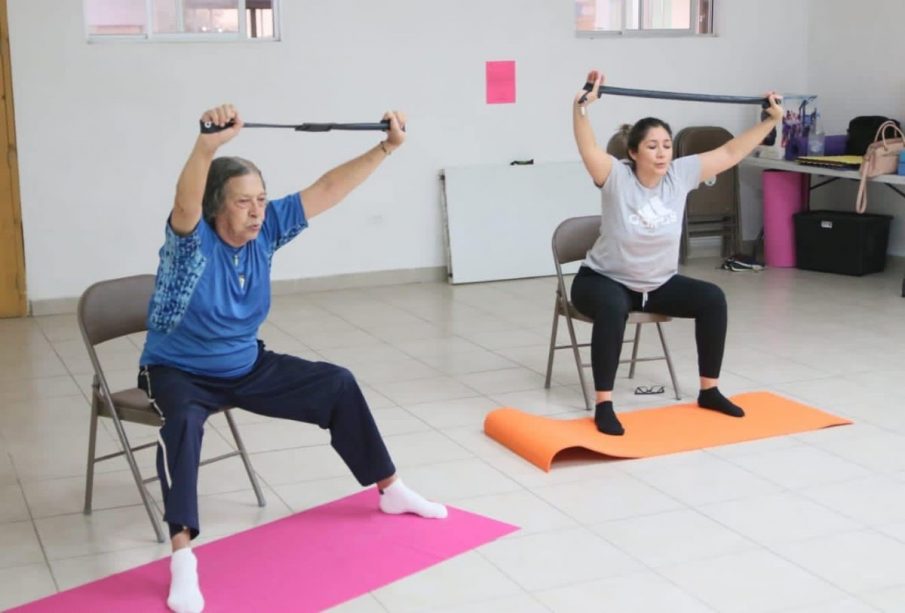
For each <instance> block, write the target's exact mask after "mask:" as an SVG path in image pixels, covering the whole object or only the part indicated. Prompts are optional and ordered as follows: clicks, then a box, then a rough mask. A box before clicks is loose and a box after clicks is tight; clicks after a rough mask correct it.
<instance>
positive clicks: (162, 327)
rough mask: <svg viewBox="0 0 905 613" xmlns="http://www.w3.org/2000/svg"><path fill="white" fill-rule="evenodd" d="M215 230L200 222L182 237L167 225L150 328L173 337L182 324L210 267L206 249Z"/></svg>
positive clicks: (149, 320) (151, 307)
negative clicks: (191, 301) (205, 245)
mask: <svg viewBox="0 0 905 613" xmlns="http://www.w3.org/2000/svg"><path fill="white" fill-rule="evenodd" d="M212 233H213V230H212V229H211V228H210V227H209V226H208V225H207V222H205V221H204V220H200V221H199V222H198V225H197V226H195V229H194V230H192V233H191V234H188V235H186V236H179V235H178V234H176V232H174V231H173V228H172V227H171V226H170V223H169V221H167V228H166V240H165V242H164V244H163V247H161V248H160V265H159V266H158V268H157V279H156V280H155V283H154V295H153V296H152V297H151V305H150V309H149V311H148V328H150V329H152V330H156V331H158V332H163V333H164V334H169V333H170V332H172V331H173V330H174V329H175V328H176V326H178V325H179V322H181V321H182V318H183V316H184V315H185V312H186V310H187V309H188V305H189V300H191V298H192V294H193V293H194V291H195V287H196V286H197V285H198V281H199V279H201V273H202V272H203V271H204V266H205V264H206V263H207V258H206V257H205V255H204V249H203V248H202V246H203V244H204V243H205V239H206V238H209V237H210V235H211V234H212Z"/></svg>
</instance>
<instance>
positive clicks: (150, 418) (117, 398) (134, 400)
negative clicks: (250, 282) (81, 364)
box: [97, 387, 162, 427]
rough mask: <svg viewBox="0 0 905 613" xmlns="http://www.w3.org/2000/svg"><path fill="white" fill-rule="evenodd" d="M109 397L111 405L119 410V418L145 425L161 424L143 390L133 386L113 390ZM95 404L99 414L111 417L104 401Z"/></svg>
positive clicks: (157, 425)
mask: <svg viewBox="0 0 905 613" xmlns="http://www.w3.org/2000/svg"><path fill="white" fill-rule="evenodd" d="M110 397H111V399H112V400H113V405H114V406H115V407H116V409H117V411H119V418H120V419H122V420H123V421H129V422H137V423H140V424H144V425H146V426H156V427H159V426H160V425H161V423H162V421H161V419H160V415H159V414H158V413H157V410H156V409H155V408H154V407H153V406H152V405H151V402H150V401H149V400H148V395H147V394H146V393H145V392H144V390H142V389H139V388H137V387H133V388H130V389H126V390H121V391H118V392H113V393H112V394H111V395H110ZM98 400H100V398H98ZM97 406H98V413H99V414H100V415H103V416H105V417H111V415H110V411H109V410H108V409H107V405H106V403H104V402H98V403H97Z"/></svg>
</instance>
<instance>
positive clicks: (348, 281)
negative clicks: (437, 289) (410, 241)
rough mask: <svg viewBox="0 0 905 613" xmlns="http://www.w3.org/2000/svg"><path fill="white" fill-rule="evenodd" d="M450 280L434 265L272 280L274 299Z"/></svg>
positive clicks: (444, 271) (442, 269)
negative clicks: (330, 291) (304, 293)
mask: <svg viewBox="0 0 905 613" xmlns="http://www.w3.org/2000/svg"><path fill="white" fill-rule="evenodd" d="M446 279H447V274H446V267H445V266H432V267H430V268H408V269H401V270H379V271H375V272H354V273H349V274H344V275H330V276H326V277H312V278H307V279H283V280H279V281H271V285H270V290H271V293H272V294H273V295H274V296H283V295H286V294H298V293H300V292H325V291H329V290H339V289H353V288H362V287H382V286H385V285H408V284H410V283H436V282H438V281H446Z"/></svg>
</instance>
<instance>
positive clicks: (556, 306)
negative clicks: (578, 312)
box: [544, 296, 559, 389]
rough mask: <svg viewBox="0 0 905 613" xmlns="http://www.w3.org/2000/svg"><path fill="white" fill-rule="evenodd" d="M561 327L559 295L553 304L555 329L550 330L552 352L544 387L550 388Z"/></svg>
mask: <svg viewBox="0 0 905 613" xmlns="http://www.w3.org/2000/svg"><path fill="white" fill-rule="evenodd" d="M558 327H559V297H558V296H557V298H556V304H554V305H553V330H552V331H551V332H550V353H549V354H548V355H547V378H546V379H545V380H544V388H545V389H550V379H551V378H552V376H553V353H554V352H555V351H556V349H555V347H556V332H557V328H558Z"/></svg>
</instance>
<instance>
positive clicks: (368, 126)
mask: <svg viewBox="0 0 905 613" xmlns="http://www.w3.org/2000/svg"><path fill="white" fill-rule="evenodd" d="M232 126H233V122H232V121H230V122H229V123H227V124H226V125H224V126H217V125H214V123H213V122H210V121H202V122H201V133H202V134H213V133H215V132H221V131H223V130H225V129H227V128H231V127H232ZM243 127H245V128H289V129H291V130H295V131H296V132H329V131H331V130H356V131H364V130H382V131H384V132H386V131H387V130H389V129H390V122H389V121H378V122H377V123H300V124H288V123H251V122H247V123H246V124H245V125H244V126H243Z"/></svg>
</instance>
